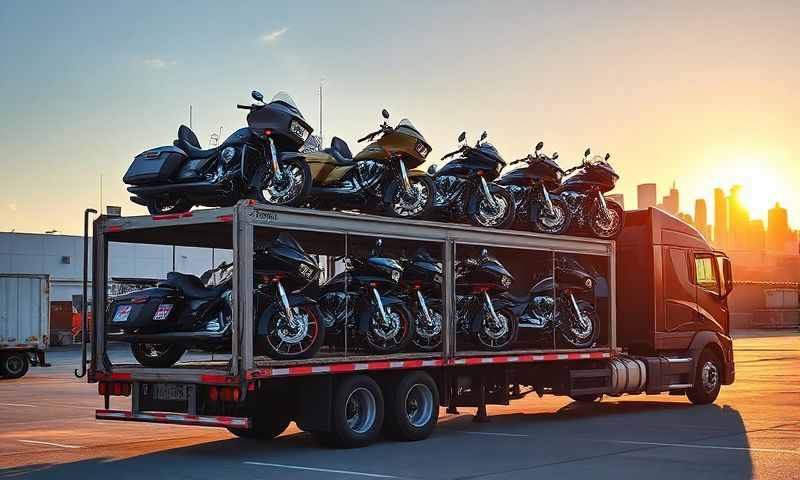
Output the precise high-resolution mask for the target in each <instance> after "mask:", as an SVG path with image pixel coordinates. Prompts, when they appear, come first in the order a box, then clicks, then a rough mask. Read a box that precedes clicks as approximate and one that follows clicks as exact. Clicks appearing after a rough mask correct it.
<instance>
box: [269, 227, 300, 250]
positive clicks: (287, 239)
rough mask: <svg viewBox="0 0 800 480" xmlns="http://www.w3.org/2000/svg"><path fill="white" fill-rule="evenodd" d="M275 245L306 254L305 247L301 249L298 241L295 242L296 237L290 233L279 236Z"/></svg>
mask: <svg viewBox="0 0 800 480" xmlns="http://www.w3.org/2000/svg"><path fill="white" fill-rule="evenodd" d="M275 243H276V244H280V245H284V246H286V247H289V248H291V249H294V250H297V251H298V252H302V253H305V250H303V247H301V246H300V244H299V243H297V240H295V239H294V237H293V236H291V235H289V234H288V233H285V232H284V233H281V234H280V235H278V238H276V239H275Z"/></svg>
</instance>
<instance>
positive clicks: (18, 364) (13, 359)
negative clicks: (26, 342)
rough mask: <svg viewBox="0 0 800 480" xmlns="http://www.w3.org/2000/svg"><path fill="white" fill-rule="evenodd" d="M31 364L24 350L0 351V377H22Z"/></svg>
mask: <svg viewBox="0 0 800 480" xmlns="http://www.w3.org/2000/svg"><path fill="white" fill-rule="evenodd" d="M30 366H31V362H30V359H29V358H28V354H27V353H25V352H11V353H0V377H3V378H7V379H11V380H13V379H15V378H22V377H24V376H25V374H26V373H28V369H29V368H30Z"/></svg>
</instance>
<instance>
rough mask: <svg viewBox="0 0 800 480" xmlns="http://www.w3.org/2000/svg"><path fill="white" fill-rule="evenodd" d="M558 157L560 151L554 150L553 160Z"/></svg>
mask: <svg viewBox="0 0 800 480" xmlns="http://www.w3.org/2000/svg"><path fill="white" fill-rule="evenodd" d="M557 158H558V152H553V160H555V159H557Z"/></svg>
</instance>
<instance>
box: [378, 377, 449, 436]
mask: <svg viewBox="0 0 800 480" xmlns="http://www.w3.org/2000/svg"><path fill="white" fill-rule="evenodd" d="M386 390H387V392H386V426H385V429H386V432H387V433H388V434H389V435H390V436H391V437H393V438H396V439H398V440H407V441H416V440H423V439H425V438H428V437H429V436H430V434H431V433H432V432H433V429H434V428H436V422H437V421H438V419H439V389H438V388H436V382H434V381H433V378H431V376H430V375H428V374H427V373H426V372H410V373H407V374H405V375H403V376H402V377H401V378H400V381H399V382H398V383H397V384H396V385H391V384H389V385H386Z"/></svg>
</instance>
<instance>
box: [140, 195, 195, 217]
mask: <svg viewBox="0 0 800 480" xmlns="http://www.w3.org/2000/svg"><path fill="white" fill-rule="evenodd" d="M192 207H193V205H192V203H191V202H190V201H189V200H186V199H185V198H167V199H160V200H150V201H149V202H147V211H148V212H150V215H169V214H172V213H182V212H188V211H189V210H191V209H192Z"/></svg>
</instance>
